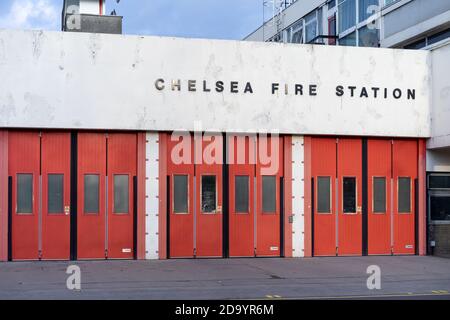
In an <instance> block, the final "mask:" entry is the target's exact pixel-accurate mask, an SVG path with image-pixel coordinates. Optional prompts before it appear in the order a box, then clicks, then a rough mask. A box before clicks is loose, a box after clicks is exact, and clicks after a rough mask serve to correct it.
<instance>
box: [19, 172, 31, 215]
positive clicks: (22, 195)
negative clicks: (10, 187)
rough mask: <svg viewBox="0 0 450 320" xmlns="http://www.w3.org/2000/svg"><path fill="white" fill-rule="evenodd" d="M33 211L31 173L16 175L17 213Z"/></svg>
mask: <svg viewBox="0 0 450 320" xmlns="http://www.w3.org/2000/svg"><path fill="white" fill-rule="evenodd" d="M32 213H33V175H32V174H18V175H17V214H32Z"/></svg>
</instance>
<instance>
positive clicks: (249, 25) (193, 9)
mask: <svg viewBox="0 0 450 320" xmlns="http://www.w3.org/2000/svg"><path fill="white" fill-rule="evenodd" d="M262 2H263V0H120V3H119V4H117V2H116V0H107V1H106V7H107V13H108V14H109V13H110V12H111V11H112V10H113V9H115V10H116V12H117V15H121V16H123V33H124V34H139V35H159V36H175V37H193V38H210V39H236V40H238V39H242V38H243V37H245V36H246V35H248V34H250V33H251V32H252V31H254V30H255V29H256V28H257V27H258V26H259V25H261V23H262V19H263V10H262ZM62 3H63V0H0V28H6V29H43V30H60V29H61V10H62Z"/></svg>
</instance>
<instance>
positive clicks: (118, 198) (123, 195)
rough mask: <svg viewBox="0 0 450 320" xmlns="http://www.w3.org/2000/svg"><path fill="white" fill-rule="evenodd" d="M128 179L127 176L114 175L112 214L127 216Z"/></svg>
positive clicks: (128, 198)
mask: <svg viewBox="0 0 450 320" xmlns="http://www.w3.org/2000/svg"><path fill="white" fill-rule="evenodd" d="M129 200H130V195H129V178H128V175H127V174H116V175H114V213H115V214H128V211H129V210H128V209H129Z"/></svg>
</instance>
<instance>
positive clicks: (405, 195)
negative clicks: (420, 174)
mask: <svg viewBox="0 0 450 320" xmlns="http://www.w3.org/2000/svg"><path fill="white" fill-rule="evenodd" d="M398 212H399V213H411V178H409V177H403V178H398Z"/></svg>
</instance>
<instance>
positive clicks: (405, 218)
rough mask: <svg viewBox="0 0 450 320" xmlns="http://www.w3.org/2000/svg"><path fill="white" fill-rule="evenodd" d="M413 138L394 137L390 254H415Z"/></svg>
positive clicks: (414, 158) (415, 167)
mask: <svg viewBox="0 0 450 320" xmlns="http://www.w3.org/2000/svg"><path fill="white" fill-rule="evenodd" d="M417 152H418V147H417V141H415V140H394V142H393V150H392V166H393V168H392V172H393V194H394V199H393V200H394V201H393V203H394V204H393V226H392V229H393V231H394V232H393V233H394V234H393V250H392V251H393V253H394V254H414V253H415V215H416V212H415V201H414V195H415V192H414V191H415V181H416V178H417Z"/></svg>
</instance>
